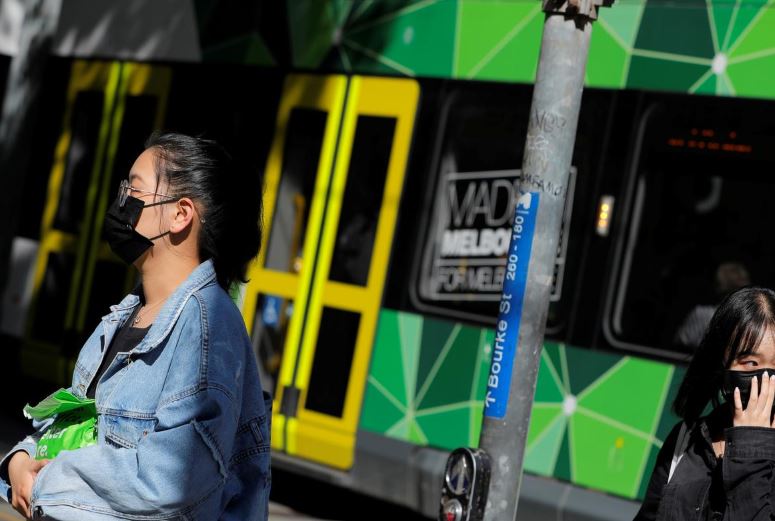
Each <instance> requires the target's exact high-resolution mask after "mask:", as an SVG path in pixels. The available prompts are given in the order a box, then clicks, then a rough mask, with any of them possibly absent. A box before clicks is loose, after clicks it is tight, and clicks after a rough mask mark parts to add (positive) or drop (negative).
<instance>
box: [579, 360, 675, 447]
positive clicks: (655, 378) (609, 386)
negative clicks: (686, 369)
mask: <svg viewBox="0 0 775 521" xmlns="http://www.w3.org/2000/svg"><path fill="white" fill-rule="evenodd" d="M672 376H673V374H672V367H671V366H669V365H667V364H660V363H656V362H651V361H647V360H640V359H636V358H623V359H622V362H621V363H620V364H617V366H616V367H615V368H613V369H611V370H609V371H608V372H607V373H606V374H604V375H602V376H601V377H600V378H599V379H598V380H597V381H595V382H594V383H593V384H591V385H590V386H589V387H588V388H587V389H585V390H584V391H583V392H582V393H581V394H579V395H578V404H579V406H582V407H585V408H587V409H590V410H592V411H595V412H596V413H599V414H602V415H604V416H606V417H608V418H611V419H613V420H615V421H617V422H620V423H622V424H624V425H627V426H629V427H632V428H634V429H637V430H639V431H642V432H643V433H648V434H650V433H651V430H652V428H654V427H655V426H656V425H657V422H658V420H659V418H657V417H656V415H657V414H660V415H661V413H662V402H663V400H664V394H665V392H666V386H667V384H668V383H669V381H668V380H667V379H668V378H672ZM638 381H640V382H648V383H649V385H633V382H638Z"/></svg>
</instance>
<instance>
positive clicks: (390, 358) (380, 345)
mask: <svg viewBox="0 0 775 521" xmlns="http://www.w3.org/2000/svg"><path fill="white" fill-rule="evenodd" d="M400 319H401V317H400V316H399V315H397V314H395V313H382V314H380V317H379V323H378V324H377V334H376V338H377V342H376V345H375V346H374V350H373V352H372V355H371V374H370V375H369V379H370V380H375V381H376V382H377V383H378V384H379V385H380V386H381V387H382V388H384V389H385V390H386V391H387V393H389V394H390V395H391V396H392V398H393V399H395V401H397V402H400V403H401V404H402V405H403V406H404V407H407V406H408V404H409V401H408V400H407V392H406V389H407V384H406V382H405V381H404V375H405V373H406V367H407V366H406V364H405V363H404V351H405V350H409V349H410V347H411V346H409V347H404V345H403V339H402V337H401V333H400V329H399V320H400ZM409 320H411V318H410V319H409ZM393 346H397V347H398V349H393V348H392V347H393ZM409 356H411V353H410V354H409Z"/></svg>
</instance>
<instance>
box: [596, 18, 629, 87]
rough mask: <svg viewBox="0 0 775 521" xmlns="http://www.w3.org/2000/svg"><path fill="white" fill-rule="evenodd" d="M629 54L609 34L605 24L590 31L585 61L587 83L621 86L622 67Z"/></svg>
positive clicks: (598, 85) (625, 63)
mask: <svg viewBox="0 0 775 521" xmlns="http://www.w3.org/2000/svg"><path fill="white" fill-rule="evenodd" d="M628 61H629V54H628V53H627V51H625V50H624V49H623V48H622V46H621V45H620V44H619V42H618V41H617V40H616V39H614V38H613V37H612V36H611V33H609V32H608V31H607V30H606V29H605V26H603V25H599V26H597V27H595V29H594V31H592V40H591V42H590V44H589V59H588V61H587V83H588V84H591V85H595V86H596V87H608V88H621V87H622V86H623V85H624V80H625V78H624V74H623V73H624V67H625V66H626V65H627V62H628Z"/></svg>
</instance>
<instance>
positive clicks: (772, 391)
mask: <svg viewBox="0 0 775 521" xmlns="http://www.w3.org/2000/svg"><path fill="white" fill-rule="evenodd" d="M761 387H762V389H761V392H759V383H758V381H757V378H756V377H755V376H754V377H753V378H752V379H751V397H750V398H748V406H747V407H746V408H745V409H743V402H742V400H741V399H740V389H738V388H737V387H735V416H734V418H733V419H732V425H734V426H735V427H775V423H774V422H773V421H772V419H771V416H772V402H773V397H775V374H774V375H772V376H769V375H768V374H767V373H766V372H765V373H764V374H763V375H762V386H761Z"/></svg>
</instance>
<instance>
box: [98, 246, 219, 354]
mask: <svg viewBox="0 0 775 521" xmlns="http://www.w3.org/2000/svg"><path fill="white" fill-rule="evenodd" d="M213 280H215V268H214V266H213V261H212V259H208V260H206V261H204V262H203V263H202V264H200V265H199V266H197V267H196V268H195V269H194V271H192V272H191V274H190V275H189V276H188V278H186V280H184V281H183V283H181V284H180V286H178V287H177V289H176V290H175V291H174V292H173V293H172V295H170V296H169V298H167V302H165V303H164V306H162V308H161V309H160V310H159V313H158V314H157V315H156V319H155V320H154V321H153V324H152V325H151V329H149V330H148V333H147V334H146V335H145V338H143V340H142V342H140V344H138V346H137V347H136V348H134V349H133V350H132V353H146V352H148V351H150V350H151V349H153V348H155V347H156V346H158V345H159V344H161V343H162V341H163V340H164V339H165V338H166V337H167V335H169V334H170V332H171V331H172V328H173V327H174V325H175V322H176V321H177V319H178V317H179V316H180V314H181V313H182V312H183V307H184V306H185V305H186V302H188V299H189V298H190V297H191V295H193V294H194V293H195V292H197V291H198V290H200V289H201V288H203V287H204V286H206V285H207V284H209V283H210V282H212V281H213ZM141 291H142V287H141V286H138V287H137V288H135V289H134V290H133V291H132V292H131V293H130V294H129V295H127V296H126V297H124V299H123V300H122V301H121V302H119V303H118V304H116V305H114V306H110V313H108V314H107V315H105V316H104V317H102V320H103V322H106V323H110V324H117V325H118V326H119V327H120V326H122V325H123V324H124V322H126V320H127V319H128V318H129V316H130V315H131V314H132V311H133V310H134V308H135V306H137V305H138V304H139V303H140V293H141Z"/></svg>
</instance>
